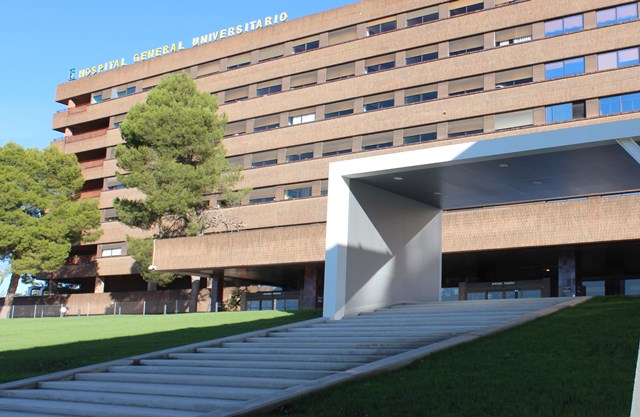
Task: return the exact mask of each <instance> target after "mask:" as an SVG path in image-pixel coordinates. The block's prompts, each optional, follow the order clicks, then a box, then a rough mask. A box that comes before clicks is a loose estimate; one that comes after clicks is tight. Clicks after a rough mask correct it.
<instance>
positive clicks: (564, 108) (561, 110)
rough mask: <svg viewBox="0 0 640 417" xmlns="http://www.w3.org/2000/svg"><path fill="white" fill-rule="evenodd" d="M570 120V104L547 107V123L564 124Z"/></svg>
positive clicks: (571, 114) (571, 110)
mask: <svg viewBox="0 0 640 417" xmlns="http://www.w3.org/2000/svg"><path fill="white" fill-rule="evenodd" d="M572 118H573V105H572V104H571V103H565V104H558V105H556V106H549V107H547V123H552V122H564V121H567V120H571V119H572Z"/></svg>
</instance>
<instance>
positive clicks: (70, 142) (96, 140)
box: [54, 129, 124, 154]
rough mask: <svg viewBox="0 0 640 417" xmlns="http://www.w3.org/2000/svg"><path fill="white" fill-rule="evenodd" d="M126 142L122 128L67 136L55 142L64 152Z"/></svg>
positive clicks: (75, 151) (84, 150)
mask: <svg viewBox="0 0 640 417" xmlns="http://www.w3.org/2000/svg"><path fill="white" fill-rule="evenodd" d="M121 143H124V141H123V140H122V138H121V137H120V129H100V130H96V131H94V132H88V133H83V134H81V135H73V136H67V137H65V138H63V139H60V140H57V141H55V142H54V145H56V146H58V147H59V148H60V150H61V151H63V152H64V153H76V154H77V153H80V152H86V151H91V150H94V149H102V148H107V147H110V146H115V145H119V144H121Z"/></svg>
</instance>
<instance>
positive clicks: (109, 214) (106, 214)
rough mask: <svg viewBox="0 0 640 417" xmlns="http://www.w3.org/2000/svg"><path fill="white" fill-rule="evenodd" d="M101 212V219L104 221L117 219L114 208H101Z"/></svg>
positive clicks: (115, 220)
mask: <svg viewBox="0 0 640 417" xmlns="http://www.w3.org/2000/svg"><path fill="white" fill-rule="evenodd" d="M102 213H103V221H104V222H105V223H110V222H117V221H118V213H117V211H116V209H115V208H107V209H103V210H102Z"/></svg>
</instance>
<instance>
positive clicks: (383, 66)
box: [364, 61, 396, 74]
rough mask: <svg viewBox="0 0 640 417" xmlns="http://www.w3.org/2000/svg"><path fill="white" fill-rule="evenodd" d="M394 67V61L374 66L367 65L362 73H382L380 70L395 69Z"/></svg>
mask: <svg viewBox="0 0 640 417" xmlns="http://www.w3.org/2000/svg"><path fill="white" fill-rule="evenodd" d="M395 66H396V63H395V61H391V62H383V63H381V64H375V65H369V66H368V67H366V68H365V69H364V73H365V74H371V73H373V72H378V71H382V70H386V69H391V68H395Z"/></svg>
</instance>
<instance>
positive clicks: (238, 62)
mask: <svg viewBox="0 0 640 417" xmlns="http://www.w3.org/2000/svg"><path fill="white" fill-rule="evenodd" d="M249 64H251V53H248V52H247V53H244V54H240V55H234V56H231V57H229V58H228V59H227V69H228V70H232V69H236V68H242V67H246V66H247V65H249Z"/></svg>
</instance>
